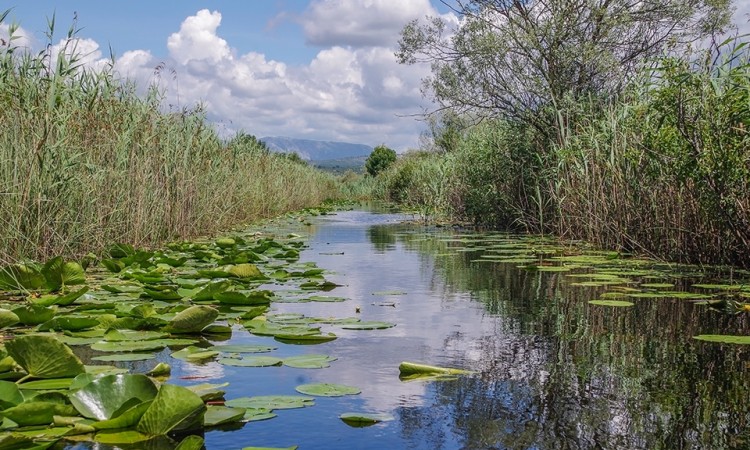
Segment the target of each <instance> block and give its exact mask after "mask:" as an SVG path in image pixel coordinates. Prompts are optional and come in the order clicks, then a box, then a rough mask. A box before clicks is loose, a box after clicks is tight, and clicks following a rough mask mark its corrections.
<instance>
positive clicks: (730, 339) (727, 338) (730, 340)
mask: <svg viewBox="0 0 750 450" xmlns="http://www.w3.org/2000/svg"><path fill="white" fill-rule="evenodd" d="M693 339H697V340H699V341H706V342H719V343H722V344H740V345H748V344H750V336H736V335H721V334H701V335H698V336H693Z"/></svg>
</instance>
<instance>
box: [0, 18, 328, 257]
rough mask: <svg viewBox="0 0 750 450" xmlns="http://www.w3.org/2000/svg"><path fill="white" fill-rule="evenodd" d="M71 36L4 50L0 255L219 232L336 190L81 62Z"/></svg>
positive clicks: (70, 251)
mask: <svg viewBox="0 0 750 450" xmlns="http://www.w3.org/2000/svg"><path fill="white" fill-rule="evenodd" d="M1 18H2V15H0V23H1V22H2V19H1ZM13 28H14V27H13V26H11V32H13ZM51 35H52V33H50V36H51ZM76 42H77V41H76V38H75V35H74V32H73V31H71V32H70V33H69V34H68V38H67V44H66V46H65V49H64V50H63V51H62V52H60V53H59V54H57V55H53V54H51V53H50V51H49V50H44V51H41V52H39V53H36V54H33V53H30V52H29V51H27V50H25V49H20V48H17V47H15V46H14V45H13V40H11V42H10V43H9V44H8V45H6V46H2V47H0V129H1V130H2V132H1V133H0V261H2V262H9V261H14V260H18V259H20V258H35V259H43V258H46V257H49V256H52V255H57V254H66V255H79V254H81V253H85V252H88V251H96V250H97V249H101V248H103V247H104V246H106V245H108V244H111V243H112V242H114V241H124V242H130V243H133V244H136V245H139V246H148V245H152V244H155V243H159V242H162V241H164V240H169V239H176V238H187V237H190V236H195V235H199V234H200V235H204V234H209V233H215V232H217V231H218V230H222V229H226V228H229V227H232V226H236V225H238V224H241V223H245V222H249V221H252V220H256V219H258V218H261V217H268V216H272V215H275V214H279V213H281V212H285V211H289V210H294V209H299V208H303V207H306V206H312V205H315V204H318V203H320V202H322V201H323V200H325V199H326V198H329V197H332V196H336V195H337V189H338V186H337V183H336V181H335V179H334V178H332V177H331V176H329V175H326V174H323V173H321V172H319V171H317V170H315V169H313V168H310V167H306V166H303V165H300V164H296V163H294V162H292V161H290V160H289V159H287V158H283V157H278V156H276V155H274V154H270V153H268V152H267V151H265V150H264V149H263V148H261V147H259V146H258V145H257V144H253V143H252V142H250V141H248V140H243V139H234V140H232V141H230V142H229V143H227V142H224V141H223V140H222V139H220V137H219V136H218V135H217V133H216V131H215V130H214V129H213V128H212V127H211V126H209V125H208V124H207V122H206V118H205V115H204V112H203V111H202V110H201V108H200V107H196V108H192V109H184V110H181V111H178V112H170V113H165V112H163V111H162V108H161V96H160V94H159V92H158V91H157V90H156V89H155V88H152V89H150V90H149V91H148V94H147V95H146V96H139V95H138V94H137V92H136V88H135V86H134V85H133V84H131V83H128V82H126V81H123V80H121V79H118V78H117V77H116V76H115V75H114V73H113V71H112V70H111V68H104V69H99V70H92V69H89V68H87V67H85V66H83V65H82V62H81V57H82V55H80V54H79V53H78V51H77V49H76ZM47 48H48V49H49V48H52V47H51V46H48V47H47Z"/></svg>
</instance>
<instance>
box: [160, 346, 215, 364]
mask: <svg viewBox="0 0 750 450" xmlns="http://www.w3.org/2000/svg"><path fill="white" fill-rule="evenodd" d="M218 354H219V352H217V351H215V350H208V349H205V348H200V347H195V346H193V345H190V346H188V347H185V348H183V349H182V350H178V351H176V352H174V353H172V358H177V359H182V360H184V361H201V360H205V359H211V358H213V357H214V356H216V355H218Z"/></svg>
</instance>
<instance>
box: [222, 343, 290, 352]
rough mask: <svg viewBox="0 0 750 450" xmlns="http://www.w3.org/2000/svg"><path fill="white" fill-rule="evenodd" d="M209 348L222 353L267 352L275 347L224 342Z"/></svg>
mask: <svg viewBox="0 0 750 450" xmlns="http://www.w3.org/2000/svg"><path fill="white" fill-rule="evenodd" d="M210 348H211V349H212V350H216V351H218V352H222V353H268V352H272V351H274V350H276V348H277V347H270V346H267V345H250V344H225V345H214V346H213V347H210Z"/></svg>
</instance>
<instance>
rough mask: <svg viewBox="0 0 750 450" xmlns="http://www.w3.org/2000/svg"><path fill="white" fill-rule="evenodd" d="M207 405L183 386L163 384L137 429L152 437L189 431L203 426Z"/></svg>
mask: <svg viewBox="0 0 750 450" xmlns="http://www.w3.org/2000/svg"><path fill="white" fill-rule="evenodd" d="M205 412H206V405H204V404H203V400H201V398H200V397H199V396H198V395H196V394H195V393H193V392H192V391H190V390H189V389H186V388H184V387H182V386H174V385H171V384H163V385H162V386H161V388H160V389H159V393H158V394H157V395H156V398H155V399H154V402H153V403H152V404H151V406H150V407H149V408H148V410H146V412H145V414H143V417H142V418H141V421H140V422H138V426H137V427H136V429H137V430H138V431H140V432H142V433H146V434H150V435H162V434H167V433H169V432H171V431H181V430H189V429H192V428H195V427H200V426H201V425H202V424H203V415H204V414H205Z"/></svg>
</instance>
